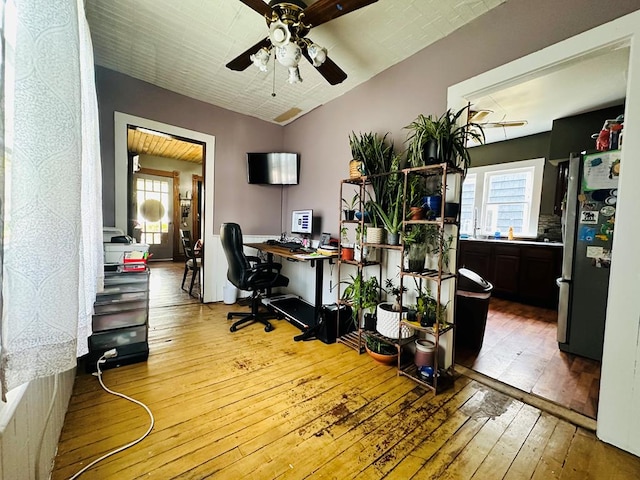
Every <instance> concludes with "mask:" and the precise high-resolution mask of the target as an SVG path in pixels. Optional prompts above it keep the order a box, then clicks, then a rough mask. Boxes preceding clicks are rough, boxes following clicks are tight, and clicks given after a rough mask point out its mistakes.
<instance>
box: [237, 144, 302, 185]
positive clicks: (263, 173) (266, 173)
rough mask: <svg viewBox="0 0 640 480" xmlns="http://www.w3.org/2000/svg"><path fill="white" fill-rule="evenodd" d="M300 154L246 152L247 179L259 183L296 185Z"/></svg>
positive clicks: (298, 175)
mask: <svg viewBox="0 0 640 480" xmlns="http://www.w3.org/2000/svg"><path fill="white" fill-rule="evenodd" d="M299 180H300V155H299V154H297V153H283V152H273V153H252V152H250V153H247V181H248V182H249V183H253V184H259V185H297V184H298V182H299Z"/></svg>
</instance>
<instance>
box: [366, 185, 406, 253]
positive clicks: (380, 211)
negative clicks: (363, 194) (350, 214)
mask: <svg viewBox="0 0 640 480" xmlns="http://www.w3.org/2000/svg"><path fill="white" fill-rule="evenodd" d="M388 184H389V187H388V189H387V192H386V194H387V196H386V198H382V199H376V200H373V199H372V200H371V205H372V206H373V208H374V210H375V213H376V215H377V217H378V219H379V220H380V221H381V222H382V224H383V225H384V228H385V230H386V231H387V243H388V244H389V245H398V244H399V243H400V242H399V235H400V230H401V229H402V220H403V219H402V184H401V182H400V181H399V176H398V175H396V174H393V175H390V176H389V178H388Z"/></svg>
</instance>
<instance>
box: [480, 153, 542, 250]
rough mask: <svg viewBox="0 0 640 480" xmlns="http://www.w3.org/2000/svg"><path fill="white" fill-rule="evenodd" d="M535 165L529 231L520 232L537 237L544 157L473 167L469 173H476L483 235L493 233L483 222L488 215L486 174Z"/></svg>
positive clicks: (503, 233)
mask: <svg viewBox="0 0 640 480" xmlns="http://www.w3.org/2000/svg"><path fill="white" fill-rule="evenodd" d="M531 167H533V186H532V194H531V215H530V216H529V222H528V227H527V231H526V232H523V233H522V234H519V235H518V237H520V238H536V237H537V236H538V219H539V217H540V200H541V197H542V176H543V174H544V157H543V158H534V159H531V160H519V161H516V162H507V163H497V164H493V165H485V166H483V167H471V168H469V170H468V174H475V175H476V190H475V196H474V206H475V207H476V208H478V215H477V226H478V227H479V228H480V233H481V234H482V235H492V234H493V232H489V231H485V225H484V224H483V222H484V218H485V217H486V211H485V201H484V198H485V196H486V193H485V187H486V185H485V174H486V173H493V172H497V171H518V170H525V169H529V168H531ZM506 234H507V232H502V236H506Z"/></svg>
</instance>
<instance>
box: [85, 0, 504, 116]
mask: <svg viewBox="0 0 640 480" xmlns="http://www.w3.org/2000/svg"><path fill="white" fill-rule="evenodd" d="M345 1H348V0H345ZM504 1H506V0H379V1H378V2H376V3H373V4H371V5H369V6H366V7H363V8H361V9H359V10H357V11H355V12H352V13H349V14H346V15H344V16H342V17H340V18H337V19H335V20H332V21H330V22H327V23H325V24H323V25H320V26H318V27H317V28H312V30H311V32H310V33H309V35H308V38H311V39H312V40H313V41H315V42H316V43H318V44H320V45H322V46H324V47H326V48H327V50H328V54H329V57H330V58H331V59H332V60H333V61H334V62H335V63H336V64H337V65H338V66H339V67H340V68H342V69H343V70H344V71H345V72H346V73H347V75H348V77H347V79H346V80H345V81H344V82H343V83H341V84H339V85H335V86H332V85H329V83H327V82H326V80H325V79H324V78H323V77H322V76H321V75H320V74H319V73H318V72H317V71H316V70H315V69H314V68H313V67H312V66H311V65H310V64H309V63H308V62H306V61H304V60H303V61H302V62H300V73H301V76H302V78H303V83H300V84H294V85H290V84H288V83H287V82H286V77H287V70H286V68H284V67H282V66H280V65H276V67H275V93H276V96H275V97H273V96H272V95H271V93H272V89H273V85H274V68H273V65H271V67H270V71H269V72H267V73H264V72H260V71H259V70H258V69H257V68H255V67H254V66H250V67H249V68H248V69H246V70H245V71H242V72H236V71H232V70H229V69H227V68H226V67H225V65H226V64H227V63H228V62H229V61H230V60H232V59H234V58H235V57H236V56H238V55H239V54H240V53H242V52H244V51H245V50H246V49H247V48H249V47H250V46H252V45H253V44H255V43H256V42H258V41H260V40H262V39H263V38H264V37H265V36H266V35H267V26H266V22H265V20H264V18H263V17H261V16H260V15H259V14H258V13H256V12H255V11H253V10H252V9H250V8H249V7H247V6H246V5H244V4H243V3H241V2H240V1H239V0H179V1H176V0H109V1H105V0H87V1H86V12H87V20H88V22H89V27H90V30H91V37H92V40H93V47H94V54H95V62H96V64H98V65H101V66H103V67H106V68H109V69H111V70H115V71H117V72H121V73H124V74H126V75H129V76H131V77H134V78H137V79H140V80H143V81H145V82H148V83H152V84H154V85H157V86H159V87H162V88H166V89H167V90H171V91H174V92H177V93H180V94H183V95H186V96H189V97H192V98H195V99H198V100H201V101H204V102H207V103H211V104H214V105H217V106H220V107H223V108H226V109H228V110H232V111H235V112H239V113H242V114H246V115H250V116H253V117H257V118H260V119H263V120H266V121H270V122H275V120H274V119H275V118H276V117H278V116H280V115H282V114H284V113H286V112H288V111H289V110H290V109H293V108H297V109H300V111H301V113H300V114H299V115H298V116H300V115H304V114H305V113H307V112H310V111H311V110H313V109H314V108H316V107H318V106H320V105H322V104H324V103H327V102H329V101H330V100H333V99H334V98H336V97H339V96H340V95H342V94H344V93H345V92H347V91H349V90H351V89H353V88H354V87H356V86H357V85H359V84H361V83H363V82H365V81H367V80H368V79H370V78H371V77H373V76H374V75H376V74H378V73H380V72H381V71H383V70H385V69H387V68H389V67H391V66H392V65H395V64H396V63H398V62H400V61H402V60H404V59H405V58H407V57H409V56H411V55H413V54H414V53H416V52H418V51H419V50H421V49H423V48H425V47H426V46H428V45H430V44H431V43H433V42H435V41H437V40H439V39H440V38H442V37H445V36H447V35H448V34H450V33H451V32H453V31H454V30H456V29H458V28H460V27H461V26H463V25H464V24H465V23H468V22H469V21H471V20H473V19H474V18H476V17H478V16H480V15H482V14H483V13H485V12H487V11H488V10H490V9H492V8H494V7H496V6H498V5H499V4H501V3H503V2H504ZM307 3H308V4H311V3H314V2H313V1H309V2H307ZM293 118H296V117H293ZM293 118H290V119H288V120H286V121H283V122H275V123H281V124H286V123H288V122H289V121H291V120H293Z"/></svg>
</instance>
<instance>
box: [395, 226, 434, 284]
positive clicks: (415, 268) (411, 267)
mask: <svg viewBox="0 0 640 480" xmlns="http://www.w3.org/2000/svg"><path fill="white" fill-rule="evenodd" d="M428 227H430V226H429V225H426V224H424V223H418V224H415V225H408V226H407V228H406V230H405V232H404V233H403V237H402V242H403V243H404V246H405V259H404V269H405V271H408V272H421V271H423V270H424V263H425V260H426V257H427V234H428V232H429V228H428Z"/></svg>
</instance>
